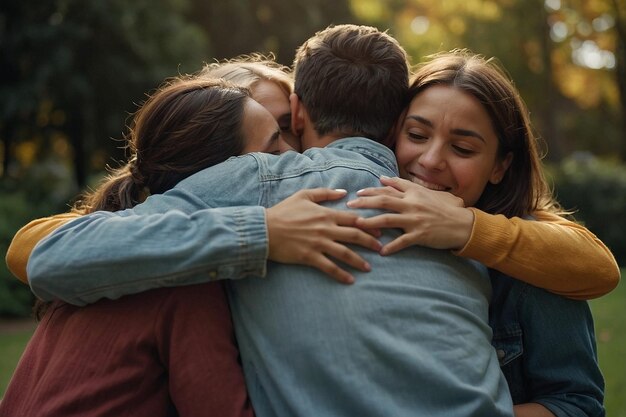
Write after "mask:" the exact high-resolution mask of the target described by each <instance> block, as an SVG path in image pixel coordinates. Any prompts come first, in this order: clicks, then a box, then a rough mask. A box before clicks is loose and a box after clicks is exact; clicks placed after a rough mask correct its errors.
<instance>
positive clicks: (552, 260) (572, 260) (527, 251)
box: [457, 209, 620, 299]
mask: <svg viewBox="0 0 626 417" xmlns="http://www.w3.org/2000/svg"><path fill="white" fill-rule="evenodd" d="M472 211H473V212H474V218H475V220H474V227H473V229H472V234H471V236H470V240H469V241H468V243H467V244H466V245H465V247H464V248H463V249H461V250H460V251H458V252H457V254H458V255H460V256H463V257H467V258H472V259H475V260H477V261H479V262H482V263H483V264H485V265H486V266H488V267H490V268H493V269H496V270H498V271H501V272H503V273H505V274H507V275H510V276H512V277H514V278H517V279H519V280H522V281H525V282H527V283H529V284H532V285H534V286H537V287H540V288H545V289H547V290H549V291H552V292H554V293H556V294H559V295H563V296H566V297H569V298H574V299H591V298H595V297H599V296H602V295H604V294H606V293H608V292H609V291H611V290H612V289H613V288H615V286H617V283H618V282H619V279H620V271H619V267H618V266H617V263H616V261H615V258H614V257H613V255H612V254H611V252H610V250H609V249H608V248H607V247H606V246H605V245H604V244H603V243H602V242H601V241H600V240H599V239H598V238H597V237H596V236H595V235H594V234H593V233H591V232H590V231H589V230H588V229H586V228H585V227H583V226H581V225H579V224H576V223H573V222H570V221H568V220H565V219H563V218H560V217H559V216H556V215H553V214H547V213H545V214H543V213H538V214H537V220H538V221H531V220H523V219H519V218H513V219H507V218H506V217H504V216H501V215H498V216H494V215H490V214H487V213H484V212H482V211H480V210H476V209H472Z"/></svg>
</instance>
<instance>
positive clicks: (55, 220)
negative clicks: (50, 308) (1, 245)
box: [6, 213, 79, 284]
mask: <svg viewBox="0 0 626 417" xmlns="http://www.w3.org/2000/svg"><path fill="white" fill-rule="evenodd" d="M78 216H79V214H78V213H63V214H57V215H55V216H51V217H44V218H41V219H36V220H33V221H32V222H30V223H28V224H27V225H26V226H24V227H22V228H21V229H20V230H18V231H17V233H16V234H15V236H13V240H11V244H10V245H9V249H8V250H7V254H6V263H7V266H8V268H9V271H11V273H12V274H13V275H15V276H16V277H17V278H18V279H19V280H20V281H22V282H23V283H25V284H28V274H27V273H26V265H27V264H28V258H29V257H30V254H31V252H32V251H33V249H34V248H35V245H37V243H39V241H40V240H42V239H43V238H45V237H46V236H48V235H49V234H50V233H52V232H53V231H54V230H56V229H58V228H59V227H61V226H62V225H64V224H65V223H67V222H69V221H70V220H73V219H75V218H77V217H78Z"/></svg>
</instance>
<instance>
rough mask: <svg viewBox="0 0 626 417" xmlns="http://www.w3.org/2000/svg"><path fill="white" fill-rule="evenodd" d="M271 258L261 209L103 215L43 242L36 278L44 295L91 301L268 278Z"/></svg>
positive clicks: (32, 269) (32, 271) (33, 269)
mask: <svg viewBox="0 0 626 417" xmlns="http://www.w3.org/2000/svg"><path fill="white" fill-rule="evenodd" d="M266 259H267V232H266V227H265V216H264V209H263V208H261V207H231V208H216V209H205V210H200V211H196V212H194V213H193V214H186V213H184V212H183V211H167V212H165V213H156V214H139V215H138V214H135V213H134V212H132V211H128V210H127V211H123V212H117V213H110V212H97V213H93V214H91V215H87V216H83V217H80V218H78V219H75V220H73V221H71V222H69V223H68V224H66V225H64V226H63V227H61V228H60V229H58V230H57V231H55V232H54V233H52V234H51V235H50V236H48V237H47V238H46V239H44V240H43V241H41V242H40V243H39V244H38V245H37V246H36V247H35V249H34V251H33V253H32V255H31V257H30V260H29V262H28V276H29V277H30V284H31V288H32V290H33V292H34V293H35V294H36V295H37V296H39V297H40V298H42V299H44V300H51V299H54V298H60V299H62V300H64V301H66V302H68V303H72V304H76V305H83V304H88V303H92V302H95V301H97V300H98V299H100V298H112V299H115V298H119V297H120V296H122V295H127V294H134V293H138V292H142V291H146V290H148V289H152V288H158V287H168V286H179V285H188V284H196V283H202V282H208V281H212V280H217V279H236V278H241V277H243V276H246V275H250V274H253V275H264V274H265V264H266Z"/></svg>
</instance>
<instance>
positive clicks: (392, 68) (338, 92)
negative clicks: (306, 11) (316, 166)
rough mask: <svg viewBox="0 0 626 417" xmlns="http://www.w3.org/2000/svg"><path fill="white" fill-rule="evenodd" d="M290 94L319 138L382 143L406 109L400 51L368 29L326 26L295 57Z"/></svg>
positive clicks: (391, 40) (403, 61)
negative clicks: (330, 136) (328, 136)
mask: <svg viewBox="0 0 626 417" xmlns="http://www.w3.org/2000/svg"><path fill="white" fill-rule="evenodd" d="M294 77H295V93H296V94H297V95H298V97H299V99H300V101H301V102H302V104H303V105H304V107H305V108H306V110H307V112H308V115H309V117H310V119H311V122H312V124H313V126H314V128H315V130H316V132H317V134H318V135H320V136H323V135H326V134H341V135H342V136H365V137H367V138H370V139H373V140H376V141H379V142H381V141H384V140H385V139H386V137H387V135H388V134H389V132H390V130H391V128H392V127H393V126H394V124H395V122H396V120H397V118H398V117H399V115H400V113H401V112H402V110H403V109H404V107H405V105H406V95H407V90H408V83H409V65H408V61H407V55H406V52H405V51H404V49H402V47H401V46H400V45H399V44H398V41H396V40H395V39H394V38H392V37H391V36H389V35H388V34H387V33H384V32H380V31H379V30H378V29H376V28H373V27H369V26H356V25H339V26H330V27H328V28H326V29H325V30H323V31H321V32H318V33H316V34H315V35H314V36H313V37H311V38H310V39H309V40H307V41H306V42H305V43H304V44H303V45H302V46H301V47H300V48H298V51H297V52H296V58H295V61H294Z"/></svg>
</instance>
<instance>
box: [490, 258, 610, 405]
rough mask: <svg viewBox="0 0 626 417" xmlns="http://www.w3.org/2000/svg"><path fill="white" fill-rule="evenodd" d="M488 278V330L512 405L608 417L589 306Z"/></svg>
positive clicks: (499, 278) (494, 275)
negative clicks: (606, 415) (530, 404)
mask: <svg viewBox="0 0 626 417" xmlns="http://www.w3.org/2000/svg"><path fill="white" fill-rule="evenodd" d="M490 275H491V283H492V288H493V299H492V302H491V306H490V311H489V324H490V326H491V327H492V329H493V346H494V348H495V349H496V353H497V355H498V359H499V361H500V366H501V368H502V372H503V373H504V375H505V377H506V380H507V383H508V385H509V389H510V391H511V396H512V397H513V403H514V404H520V403H527V402H535V403H539V404H542V405H543V406H544V407H546V408H548V409H549V410H550V411H551V412H552V413H553V414H555V415H556V416H557V417H567V416H581V417H582V416H604V415H605V411H604V407H603V405H602V404H603V400H604V380H603V377H602V374H601V372H600V368H599V366H598V361H597V356H596V343H595V337H594V329H593V319H592V316H591V312H590V310H589V306H588V304H587V302H585V301H577V300H571V299H568V298H564V297H561V296H558V295H556V294H552V293H550V292H548V291H545V290H543V289H540V288H537V287H533V286H532V285H529V284H526V283H524V282H522V281H518V280H516V279H513V278H511V277H508V276H506V275H504V274H502V273H500V272H498V271H494V270H491V271H490Z"/></svg>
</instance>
